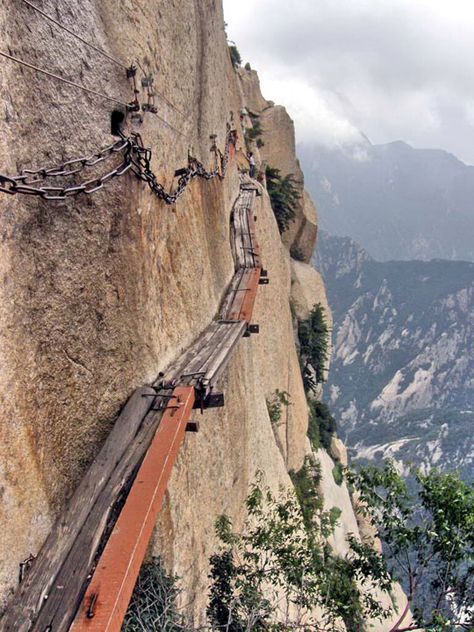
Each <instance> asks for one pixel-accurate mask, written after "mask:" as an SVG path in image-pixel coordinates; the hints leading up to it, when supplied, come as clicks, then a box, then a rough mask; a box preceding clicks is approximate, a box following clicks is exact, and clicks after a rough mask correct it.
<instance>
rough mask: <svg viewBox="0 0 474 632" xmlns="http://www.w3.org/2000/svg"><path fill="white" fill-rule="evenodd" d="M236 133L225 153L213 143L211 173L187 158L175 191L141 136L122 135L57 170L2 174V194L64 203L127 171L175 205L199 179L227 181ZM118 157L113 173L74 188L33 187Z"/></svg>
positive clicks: (228, 138) (230, 136)
mask: <svg viewBox="0 0 474 632" xmlns="http://www.w3.org/2000/svg"><path fill="white" fill-rule="evenodd" d="M235 143H236V132H235V130H231V129H230V126H229V125H228V126H227V134H226V144H225V149H224V153H223V154H222V153H221V151H220V150H219V149H218V148H217V146H216V144H215V143H214V145H213V147H212V151H214V153H215V159H216V164H215V168H214V169H213V170H212V171H207V170H206V168H205V167H204V165H203V164H202V163H201V162H199V160H197V159H196V158H193V157H192V156H190V155H188V165H187V167H185V168H184V169H180V170H179V180H178V184H177V187H176V189H175V190H174V191H170V192H168V191H166V189H165V187H164V186H163V184H161V183H160V182H159V181H158V178H157V177H156V175H155V174H154V172H153V171H152V169H151V160H152V150H151V149H150V148H148V147H145V146H144V144H143V141H142V138H141V136H140V134H138V133H133V134H131V135H130V136H125V135H121V138H120V140H118V141H116V142H115V143H113V144H111V145H108V146H107V147H105V148H104V149H102V150H101V151H99V152H97V153H95V154H92V155H91V156H88V157H82V158H75V159H73V160H68V161H67V162H64V163H62V164H60V165H57V166H56V167H51V168H48V169H47V168H41V169H36V170H32V169H23V170H22V171H21V172H20V174H19V175H17V176H13V177H11V176H7V175H4V174H1V173H0V192H2V193H7V194H10V195H15V194H23V195H34V196H38V197H41V198H43V199H44V200H64V199H66V198H68V197H74V196H76V195H79V194H81V193H85V194H86V195H90V194H91V193H95V192H96V191H99V190H100V189H102V188H103V187H104V185H105V184H106V183H107V182H109V181H110V180H112V179H114V178H118V177H120V176H122V175H124V174H125V173H127V172H128V171H130V170H131V171H132V172H133V173H134V174H135V175H136V176H137V177H138V178H139V179H140V180H142V181H144V182H146V183H147V184H148V186H149V187H150V189H151V190H152V191H153V193H155V195H157V197H159V198H160V199H161V200H163V201H164V202H165V203H166V204H175V203H176V202H177V200H178V199H179V198H180V197H181V195H182V194H183V193H184V191H185V189H186V188H187V186H188V184H189V183H190V182H191V181H192V180H193V179H194V178H196V177H199V178H203V179H205V180H211V179H213V178H216V177H218V178H219V179H221V180H222V179H224V178H225V175H226V171H227V165H228V162H229V157H230V147H231V145H234V146H235ZM115 154H117V155H118V154H122V155H123V159H122V162H121V163H120V164H119V165H118V166H116V167H115V168H114V169H112V170H111V171H108V172H106V173H105V174H103V175H101V176H99V177H95V178H92V179H89V180H87V181H85V182H82V183H81V184H78V185H74V186H44V185H43V186H33V185H35V184H38V183H39V182H44V181H45V180H46V179H47V178H56V177H68V176H72V175H74V174H77V173H79V172H81V171H83V170H84V169H86V168H87V167H93V166H95V165H97V164H99V163H101V162H103V161H105V160H107V159H108V158H110V157H111V156H113V155H115Z"/></svg>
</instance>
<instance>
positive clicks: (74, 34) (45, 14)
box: [21, 0, 128, 70]
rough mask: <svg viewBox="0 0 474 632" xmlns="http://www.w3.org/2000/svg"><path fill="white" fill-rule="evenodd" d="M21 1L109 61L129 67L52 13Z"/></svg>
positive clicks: (27, 1) (23, 0) (24, 0)
mask: <svg viewBox="0 0 474 632" xmlns="http://www.w3.org/2000/svg"><path fill="white" fill-rule="evenodd" d="M21 1H22V2H23V3H24V4H27V5H28V6H29V7H31V8H32V9H33V10H34V11H37V12H38V13H39V14H40V15H42V16H43V17H44V18H46V20H49V21H50V22H52V23H53V24H56V26H58V27H59V28H61V29H63V31H66V33H69V35H72V36H73V37H75V38H76V39H78V40H79V41H80V42H82V43H83V44H85V45H86V46H89V48H92V49H93V50H95V51H96V53H99V54H100V55H103V56H104V57H106V58H107V59H108V60H109V61H111V62H113V63H114V64H117V66H121V67H122V68H124V69H125V70H127V69H128V66H127V65H126V64H124V63H123V62H121V61H119V60H118V59H115V58H114V57H112V56H111V55H109V54H108V53H106V52H105V50H103V49H102V48H99V47H98V46H96V45H95V44H92V42H88V41H87V40H85V39H84V38H83V37H81V36H80V35H78V34H77V33H74V31H71V30H70V29H68V28H67V26H64V24H61V22H58V21H57V20H55V19H54V18H53V17H51V16H50V15H48V14H47V13H45V12H44V11H42V10H41V9H40V8H39V7H37V6H35V5H34V4H33V3H32V2H30V1H29V0H21Z"/></svg>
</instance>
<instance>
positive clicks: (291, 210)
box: [265, 166, 301, 234]
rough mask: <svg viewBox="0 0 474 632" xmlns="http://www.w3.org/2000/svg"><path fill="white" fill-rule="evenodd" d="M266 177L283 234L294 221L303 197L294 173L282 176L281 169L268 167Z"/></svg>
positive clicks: (274, 210)
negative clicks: (299, 202)
mask: <svg viewBox="0 0 474 632" xmlns="http://www.w3.org/2000/svg"><path fill="white" fill-rule="evenodd" d="M265 176H266V180H267V191H268V195H269V196H270V201H271V204H272V209H273V213H274V214H275V217H276V221H277V224H278V230H279V231H280V234H281V233H283V232H284V231H285V230H287V229H288V227H289V225H290V222H291V221H292V220H293V219H294V217H295V212H296V209H297V207H298V201H299V199H300V198H301V195H300V193H299V191H298V188H297V182H296V180H295V178H294V176H293V174H292V173H290V174H288V175H287V176H282V175H281V172H280V170H279V169H276V168H275V167H270V166H267V168H266V170H265Z"/></svg>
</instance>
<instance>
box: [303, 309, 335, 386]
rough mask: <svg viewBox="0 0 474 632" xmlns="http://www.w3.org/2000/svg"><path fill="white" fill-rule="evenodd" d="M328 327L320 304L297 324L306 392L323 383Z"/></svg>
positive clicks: (327, 350)
mask: <svg viewBox="0 0 474 632" xmlns="http://www.w3.org/2000/svg"><path fill="white" fill-rule="evenodd" d="M329 333H330V332H329V327H328V325H327V323H326V319H325V316H324V309H323V307H322V306H321V304H320V303H318V304H317V305H315V306H314V307H313V309H312V311H311V313H310V315H309V317H308V318H307V319H306V320H302V321H300V322H299V323H298V339H299V341H300V360H301V372H302V375H303V384H304V387H305V390H306V391H313V392H314V391H315V390H316V386H317V384H319V383H321V382H324V380H325V371H326V368H327V365H326V363H327V361H328V359H329Z"/></svg>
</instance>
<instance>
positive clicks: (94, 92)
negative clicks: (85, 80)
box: [0, 50, 128, 107]
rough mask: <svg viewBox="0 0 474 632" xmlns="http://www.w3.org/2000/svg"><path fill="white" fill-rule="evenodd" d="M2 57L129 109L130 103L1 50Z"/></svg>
mask: <svg viewBox="0 0 474 632" xmlns="http://www.w3.org/2000/svg"><path fill="white" fill-rule="evenodd" d="M0 55H1V56H2V57H6V58H7V59H9V60H10V61H14V62H16V63H17V64H21V65H22V66H26V67H27V68H31V69H32V70H36V72H40V73H42V74H43V75H46V76H47V77H52V78H53V79H57V80H58V81H62V82H63V83H66V84H68V85H69V86H73V87H74V88H79V90H83V91H84V92H88V93H89V94H94V95H95V96H97V97H101V98H102V99H106V100H107V101H112V102H114V103H119V104H120V105H124V106H125V107H128V103H125V101H120V99H116V98H115V97H109V96H107V95H106V94H103V93H102V92H97V90H92V89H91V88H86V87H85V86H82V85H81V84H80V83H75V82H74V81H70V80H69V79H64V77H61V76H60V75H55V74H54V73H52V72H49V71H48V70H45V69H44V68H39V67H38V66H34V65H33V64H30V63H28V62H27V61H23V60H22V59H18V58H17V57H13V55H9V54H8V53H5V52H4V51H1V50H0Z"/></svg>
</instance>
